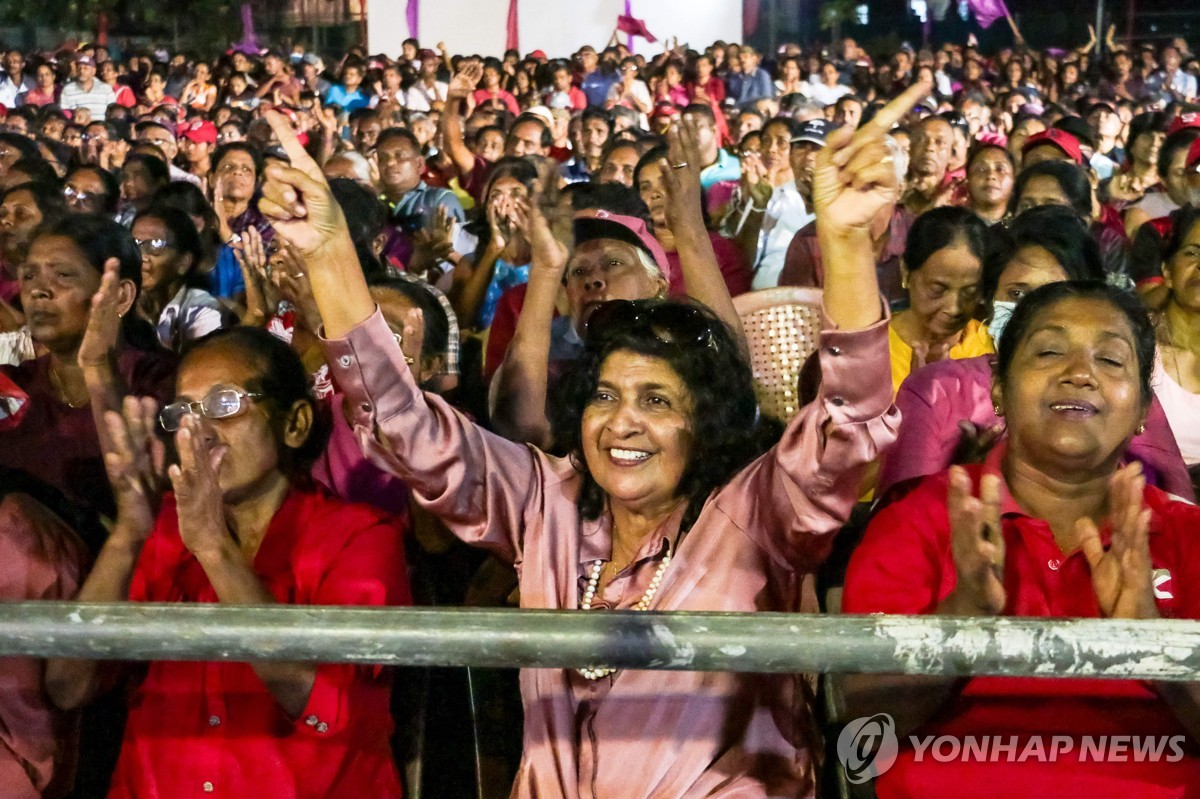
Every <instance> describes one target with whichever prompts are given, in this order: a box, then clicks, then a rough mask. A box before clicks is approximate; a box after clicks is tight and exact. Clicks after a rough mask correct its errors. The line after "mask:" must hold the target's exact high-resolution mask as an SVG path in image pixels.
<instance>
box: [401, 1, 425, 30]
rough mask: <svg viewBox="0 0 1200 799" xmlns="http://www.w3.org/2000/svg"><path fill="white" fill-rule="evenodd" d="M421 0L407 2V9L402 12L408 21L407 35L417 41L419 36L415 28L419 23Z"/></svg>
mask: <svg viewBox="0 0 1200 799" xmlns="http://www.w3.org/2000/svg"><path fill="white" fill-rule="evenodd" d="M420 11H421V0H408V7H407V8H406V9H405V10H404V16H405V18H406V19H407V21H408V35H409V36H411V37H412V38H414V39H419V38H421V37H420V34H419V33H418V32H417V26H418V25H419V24H420V22H421V13H420Z"/></svg>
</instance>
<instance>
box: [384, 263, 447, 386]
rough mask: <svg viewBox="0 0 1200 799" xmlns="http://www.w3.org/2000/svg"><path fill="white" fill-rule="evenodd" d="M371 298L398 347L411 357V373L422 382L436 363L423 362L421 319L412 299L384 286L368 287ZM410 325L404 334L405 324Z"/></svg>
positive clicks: (422, 319)
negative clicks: (406, 333)
mask: <svg viewBox="0 0 1200 799" xmlns="http://www.w3.org/2000/svg"><path fill="white" fill-rule="evenodd" d="M371 299H373V300H375V303H376V304H377V305H378V306H379V311H380V313H382V314H383V319H384V321H385V322H387V326H388V328H389V329H390V330H391V331H392V333H395V334H399V335H400V337H401V339H403V340H402V341H401V344H400V350H401V351H402V352H403V353H404V355H405V356H406V357H408V358H412V361H413V369H414V371H418V370H419V372H420V373H419V374H416V375H414V376H415V377H416V378H417V382H418V383H424V382H426V381H427V380H429V379H430V378H432V377H433V375H434V367H435V366H437V365H436V364H427V363H426V362H425V359H424V355H425V354H424V352H423V351H422V349H421V347H422V344H423V343H424V339H425V319H424V315H423V314H422V313H421V309H420V308H419V307H417V306H416V305H415V304H413V302H412V300H410V299H409V298H408V297H406V296H404V295H403V294H401V293H400V292H398V291H393V290H392V289H390V288H387V287H385V286H373V287H371ZM406 325H407V326H408V327H409V328H410V333H409V335H404V329H405V326H406Z"/></svg>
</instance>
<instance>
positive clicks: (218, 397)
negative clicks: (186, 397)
mask: <svg viewBox="0 0 1200 799" xmlns="http://www.w3.org/2000/svg"><path fill="white" fill-rule="evenodd" d="M262 398H263V395H262V394H252V393H250V392H247V391H240V390H238V389H236V388H218V389H216V390H214V391H210V392H209V393H208V396H206V397H205V398H204V399H202V400H200V401H199V402H172V403H171V404H170V405H167V406H166V407H165V408H163V409H162V410H161V411H159V412H158V423H159V424H161V425H162V428H163V430H166V431H167V432H168V433H174V432H175V431H176V430H178V429H179V427H180V425H182V424H183V417H185V416H188V415H190V414H199V415H201V416H203V417H204V418H205V419H228V418H229V417H231V416H237V415H238V414H239V413H241V412H242V411H243V410H244V409H245V408H246V403H245V400H257V399H262Z"/></svg>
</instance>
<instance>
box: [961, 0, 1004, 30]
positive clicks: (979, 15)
mask: <svg viewBox="0 0 1200 799" xmlns="http://www.w3.org/2000/svg"><path fill="white" fill-rule="evenodd" d="M967 5H968V6H970V8H971V11H973V12H974V13H975V19H976V21H978V22H979V27H981V28H987V27H989V26H991V24H992V23H993V22H995V21H996V20H998V19H1003V18H1004V17H1007V16H1008V6H1006V5H1004V0H967Z"/></svg>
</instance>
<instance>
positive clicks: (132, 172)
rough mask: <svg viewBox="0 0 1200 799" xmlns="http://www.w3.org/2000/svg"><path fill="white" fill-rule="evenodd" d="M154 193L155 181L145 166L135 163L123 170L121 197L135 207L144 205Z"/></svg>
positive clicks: (127, 165)
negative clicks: (140, 204)
mask: <svg viewBox="0 0 1200 799" xmlns="http://www.w3.org/2000/svg"><path fill="white" fill-rule="evenodd" d="M153 193H154V180H153V178H151V177H150V171H149V170H148V169H146V166H145V164H140V163H138V162H136V161H135V162H133V163H132V164H126V165H125V167H124V168H123V169H122V170H121V196H122V197H123V198H124V199H125V200H126V201H128V202H129V203H131V204H133V205H137V204H138V203H144V202H146V201H148V200H149V199H150V195H151V194H153Z"/></svg>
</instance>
